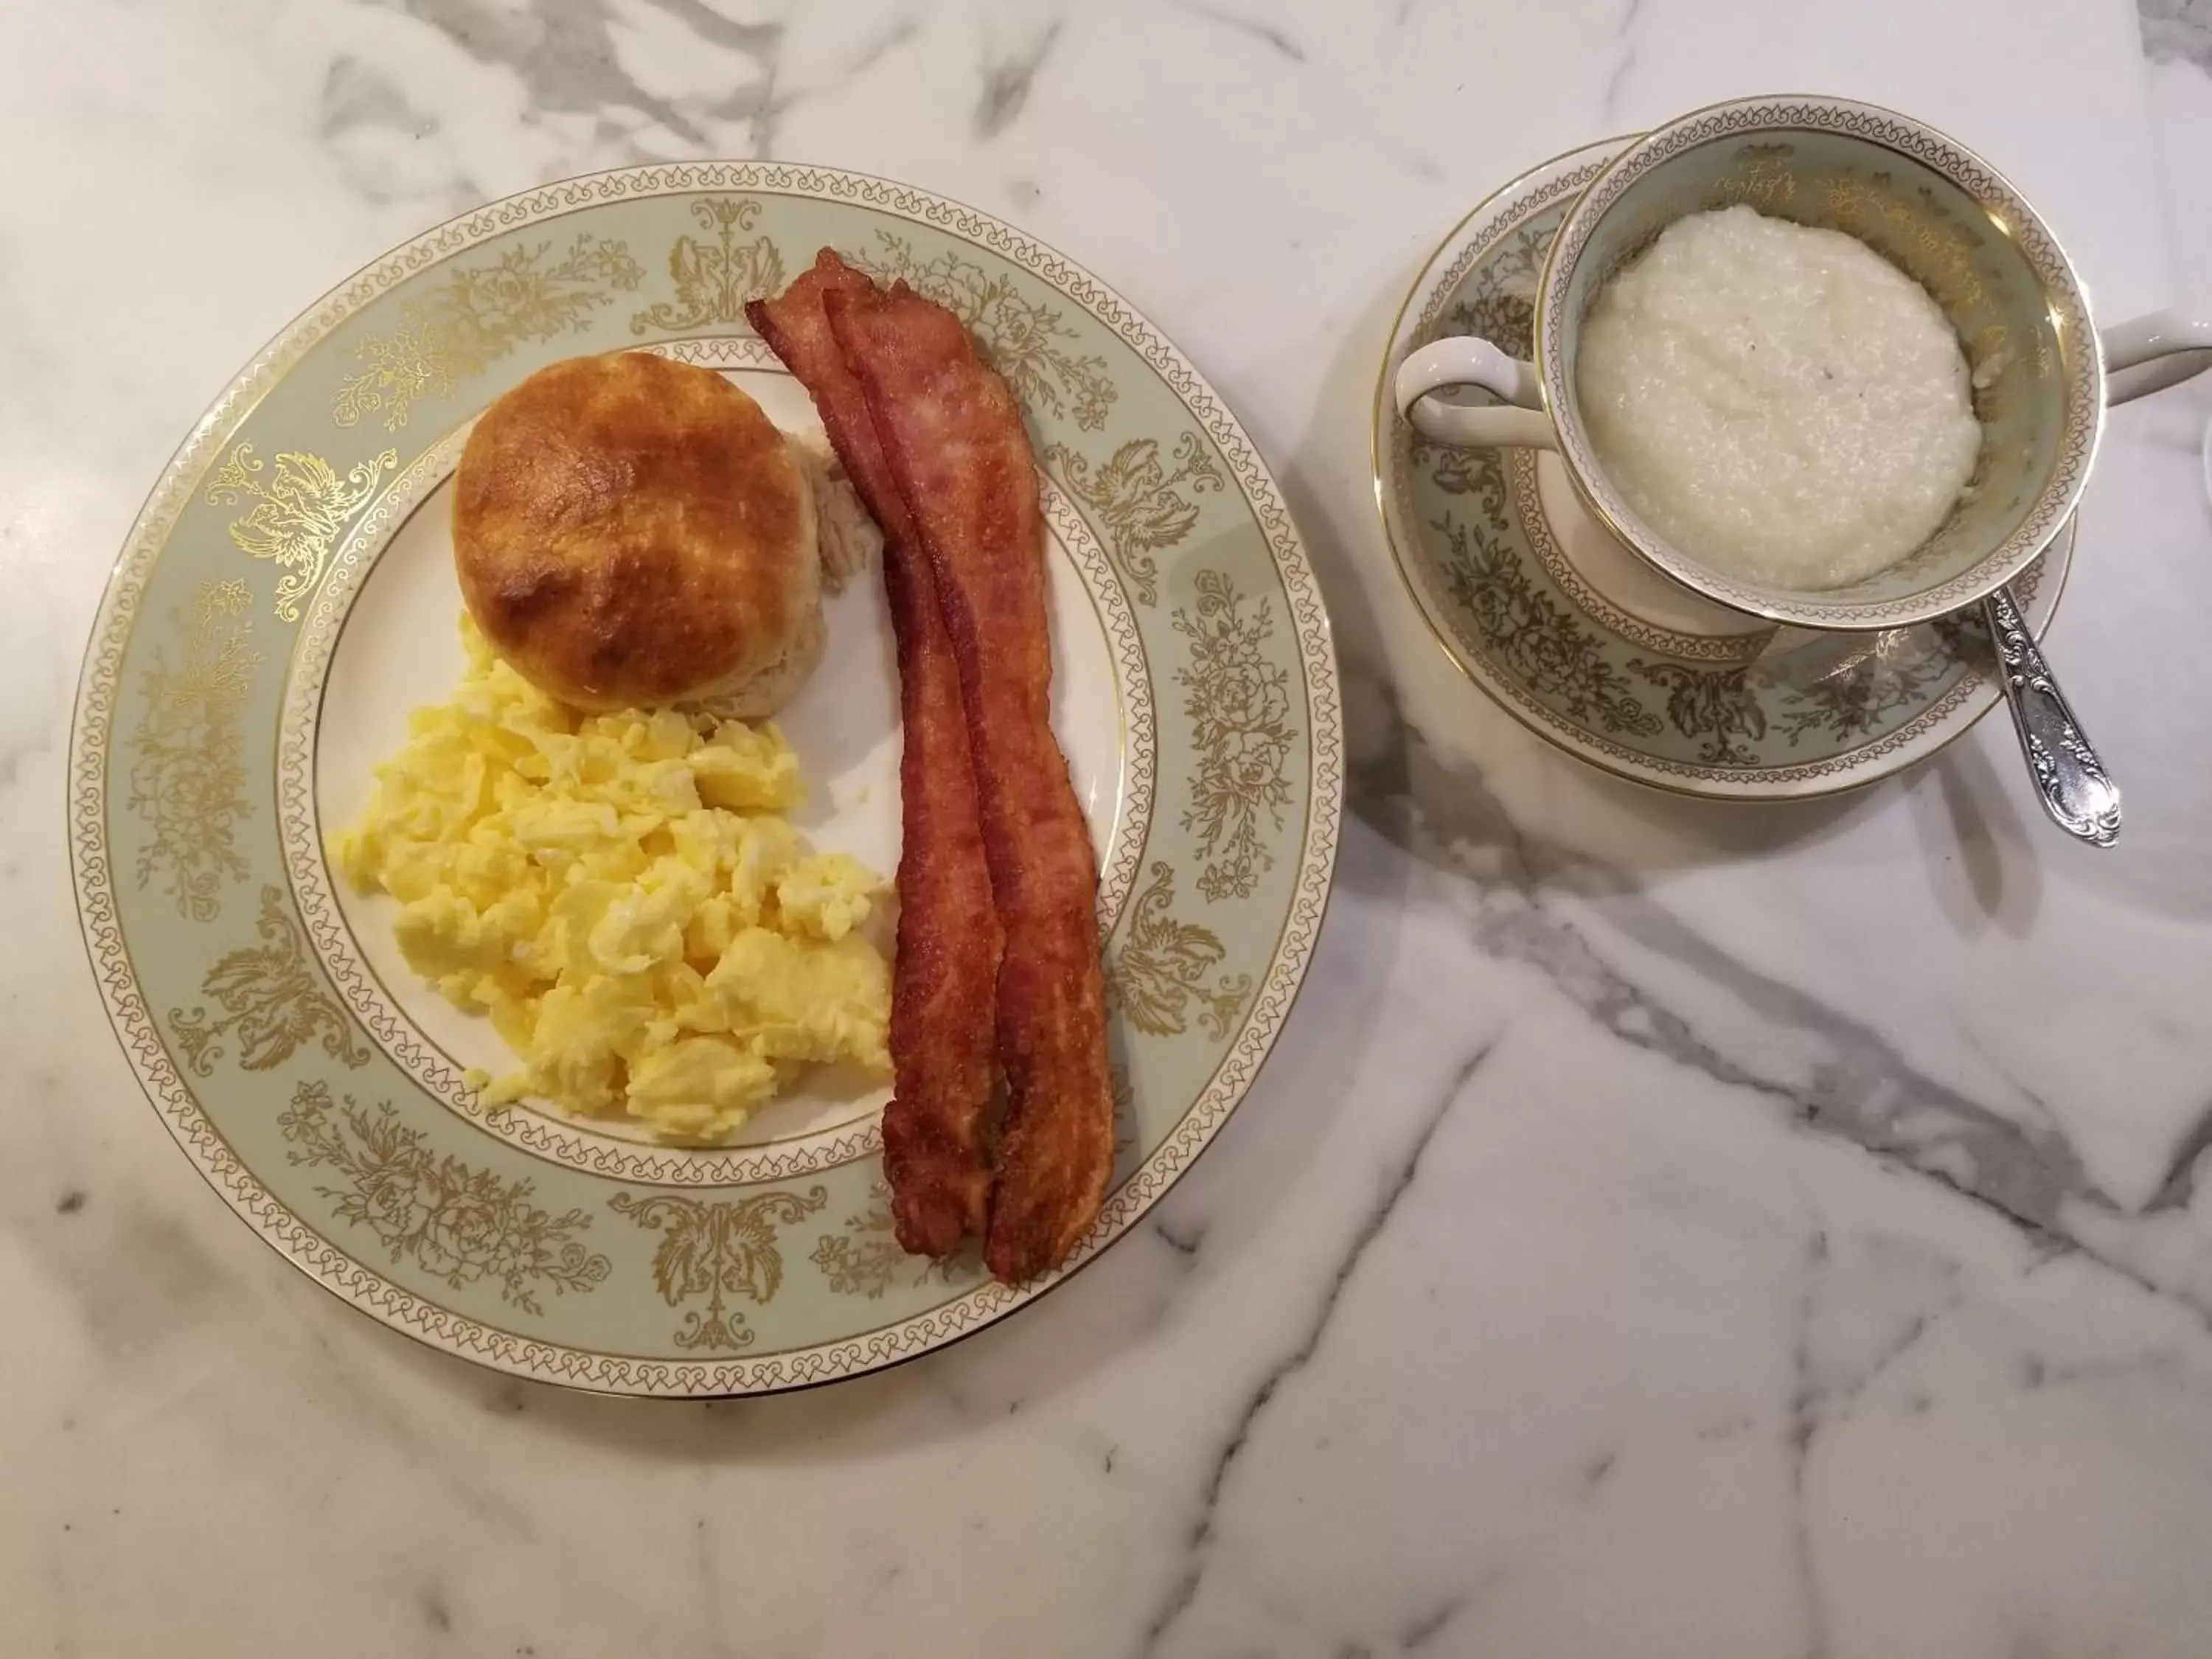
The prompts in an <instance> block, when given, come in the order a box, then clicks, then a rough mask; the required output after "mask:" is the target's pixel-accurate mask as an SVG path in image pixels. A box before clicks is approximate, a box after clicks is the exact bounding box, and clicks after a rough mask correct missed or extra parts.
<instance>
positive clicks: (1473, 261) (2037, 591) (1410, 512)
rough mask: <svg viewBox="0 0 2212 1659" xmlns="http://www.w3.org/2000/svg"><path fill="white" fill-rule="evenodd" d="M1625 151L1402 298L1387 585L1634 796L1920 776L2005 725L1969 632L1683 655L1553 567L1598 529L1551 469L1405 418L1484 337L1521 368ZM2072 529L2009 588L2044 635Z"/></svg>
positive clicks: (1816, 637) (1452, 242) (1762, 791)
mask: <svg viewBox="0 0 2212 1659" xmlns="http://www.w3.org/2000/svg"><path fill="white" fill-rule="evenodd" d="M1631 142H1632V140H1631V139H1630V138H1628V137H1619V138H1611V139H1607V140H1605V141H1603V142H1601V143H1595V144H1591V145H1589V146H1587V147H1586V148H1584V149H1578V150H1575V151H1572V152H1571V153H1569V154H1568V155H1562V156H1559V157H1557V158H1556V159H1554V160H1553V161H1547V162H1545V163H1544V164H1543V165H1542V166H1541V167H1536V168H1535V169H1534V170H1533V171H1531V172H1529V173H1525V174H1523V175H1522V177H1520V178H1518V179H1515V180H1514V181H1513V182H1512V183H1510V184H1509V185H1505V186H1504V188H1503V189H1501V190H1500V191H1498V192H1497V193H1496V194H1495V195H1493V196H1492V197H1489V198H1488V199H1487V200H1486V201H1484V202H1483V203H1481V204H1479V205H1478V206H1477V207H1476V208H1475V209H1474V211H1473V212H1471V213H1469V214H1468V216H1467V217H1466V218H1465V219H1463V220H1462V221H1461V222H1460V223H1459V224H1458V225H1456V226H1455V227H1454V228H1453V229H1452V231H1451V233H1450V234H1449V235H1448V236H1447V237H1446V238H1445V239H1444V240H1443V245H1442V246H1439V247H1438V248H1437V251H1436V252H1435V253H1434V254H1433V255H1432V256H1431V258H1430V259H1429V262H1428V264H1426V265H1425V267H1424V268H1423V269H1422V270H1421V273H1420V275H1419V276H1417V277H1416V278H1415V279H1414V281H1413V287H1412V289H1410V290H1409V291H1408V293H1407V297H1406V301H1405V304H1404V305H1403V306H1402V307H1401V308H1400V311H1399V313H1398V319H1397V321H1396V323H1395V325H1394V326H1393V328H1392V331H1391V337H1390V343H1389V349H1388V350H1387V351H1386V353H1385V354H1384V357H1383V367H1382V372H1381V374H1380V375H1379V376H1378V378H1377V380H1376V392H1375V407H1374V464H1375V495H1376V505H1377V507H1378V508H1379V509H1380V511H1381V513H1382V517H1383V529H1384V532H1385V534H1386V536H1387V538H1388V539H1389V544H1390V550H1391V554H1392V556H1393V557H1394V558H1395V561H1396V562H1397V567H1398V574H1399V575H1400V577H1401V579H1402V580H1403V581H1404V582H1405V585H1406V588H1407V592H1408V593H1409V594H1410V595H1411V596H1412V598H1413V601H1414V603H1415V604H1416V605H1417V606H1418V607H1419V610H1420V611H1421V614H1422V617H1424V618H1425V620H1426V621H1427V623H1428V624H1429V627H1430V629H1431V631H1432V632H1433V633H1434V634H1435V635H1436V636H1437V641H1438V642H1439V643H1440V644H1441V645H1442V646H1443V648H1444V651H1445V653H1446V654H1447V655H1449V657H1450V658H1451V659H1452V660H1453V661H1454V662H1455V664H1457V665H1458V666H1459V667H1460V669H1461V670H1462V671H1463V672H1464V673H1465V674H1466V675H1467V676H1468V678H1470V679H1472V680H1473V681H1474V683H1475V684H1477V685H1480V687H1481V688H1482V689H1483V690H1485V691H1486V692H1488V693H1489V694H1490V695H1491V696H1492V697H1493V698H1495V699H1496V700H1497V702H1498V703H1499V705H1500V706H1501V707H1503V708H1504V709H1505V710H1506V711H1507V712H1508V713H1509V714H1512V715H1513V716H1514V717H1515V718H1516V719H1517V720H1520V721H1521V722H1522V724H1523V725H1525V726H1528V727H1529V728H1530V729H1531V730H1532V731H1534V732H1536V733H1537V734H1538V735H1539V736H1541V737H1543V738H1547V739H1548V740H1549V741H1551V742H1552V743H1553V744H1557V745H1558V746H1559V747H1560V748H1561V749H1564V750H1566V751H1567V752H1568V753H1569V754H1571V755H1575V756H1577V757H1580V758H1582V759H1583V760H1586V761H1589V763H1591V764H1593V765H1595V766H1598V767H1600V768H1602V769H1604V770H1606V771H1608V772H1611V773H1613V774H1614V775H1618V776H1620V777H1625V778H1629V779H1632V780H1634V781H1637V782H1639V783H1646V784H1650V785H1653V786H1655V787H1659V788H1663V789H1668V790H1673V791H1674V792H1676V793H1683V794H1692V795H1703V796H1708V797H1711V798H1713V799H1723V800H1790V799H1803V798H1806V797H1809V796H1816V795H1825V794H1832V793H1838V792H1839V791H1842V790H1846V789H1854V788H1857V787H1861V786H1862V785H1865V784H1869V783H1873V782H1875V781H1877V780H1880V779H1881V778H1886V777H1888V776H1891V775H1893V774H1895V773H1897V772H1899V771H1901V770H1903V769H1905V768H1907V767H1909V766H1912V765H1914V764H1916V763H1918V762H1920V761H1923V760H1925V759H1926V758H1928V757H1929V756H1931V755H1933V754H1935V753H1936V751H1937V750H1940V749H1942V747H1943V746H1944V744H1948V743H1949V742H1951V741H1952V740H1953V739H1954V738H1957V737H1958V736H1960V734H1961V733H1962V732H1965V731H1966V729H1967V728H1968V727H1969V726H1972V725H1973V723H1974V722H1975V721H1976V720H1979V719H1980V718H1981V717H1982V716H1983V715H1984V714H1987V713H1988V712H1989V711H1990V709H1991V708H1994V707H1995V706H1996V702H1997V701H1998V697H1999V688H1998V685H1997V682H1996V678H1995V674H1994V659H1993V658H1992V656H1991V653H1990V648H1989V637H1988V634H1987V631H1986V629H1984V625H1983V623H1982V622H1981V620H1980V618H1979V616H1978V613H1970V614H1962V615H1959V616H1954V617H1943V618H1941V619H1939V620H1937V621H1936V622H1932V623H1919V624H1916V625H1914V626H1911V627H1907V628H1896V629H1887V630H1886V631H1882V632H1879V633H1857V634H1821V633H1812V632H1807V631H1803V630H1798V629H1782V630H1779V631H1778V632H1773V633H1771V634H1769V633H1766V632H1756V633H1751V634H1743V633H1738V634H1706V635H1699V634H1692V633H1686V632H1681V631H1678V630H1676V629H1670V628H1668V627H1667V626H1663V625H1661V624H1659V623H1654V622H1650V621H1647V620H1644V618H1642V617H1639V616H1638V614H1636V613H1635V612H1634V611H1633V610H1632V609H1625V608H1624V607H1623V605H1620V604H1616V603H1615V602H1614V601H1613V598H1612V597H1610V596H1608V595H1607V593H1605V592H1601V591H1600V590H1599V588H1598V587H1597V586H1595V585H1594V584H1593V582H1592V581H1591V580H1589V577H1588V575H1587V574H1586V573H1585V572H1584V571H1583V570H1582V569H1580V568H1577V565H1576V564H1575V563H1574V562H1572V560H1571V558H1570V557H1569V556H1568V555H1567V553H1566V552H1565V551H1564V549H1565V547H1566V546H1567V545H1569V544H1574V543H1576V542H1577V541H1579V540H1581V539H1583V534H1582V533H1581V532H1586V531H1587V530H1588V529H1589V526H1580V527H1579V528H1578V529H1577V528H1570V527H1569V526H1568V525H1567V523H1566V520H1567V518H1568V516H1569V515H1571V514H1574V513H1579V512H1580V509H1579V508H1578V507H1576V506H1575V504H1574V501H1573V491H1572V489H1571V487H1570V486H1567V485H1565V483H1564V475H1563V474H1562V475H1561V476H1560V477H1558V478H1553V477H1547V469H1555V468H1557V467H1558V465H1559V463H1558V459H1557V458H1556V457H1554V456H1551V455H1547V454H1540V453H1537V452H1535V451H1532V450H1517V449H1504V450H1499V449H1492V450H1472V449H1449V448H1445V447H1442V446H1439V445H1436V444H1432V443H1430V442H1428V441H1425V439H1423V438H1422V437H1421V435H1419V434H1418V433H1417V432H1415V431H1414V430H1413V428H1412V427H1411V426H1410V425H1408V424H1407V422H1406V421H1405V420H1404V419H1403V418H1402V417H1401V416H1400V415H1399V414H1398V412H1397V410H1396V409H1395V406H1394V405H1393V403H1392V401H1391V398H1390V394H1389V383H1390V379H1391V376H1392V375H1393V374H1395V372H1396V370H1397V367H1398V365H1399V364H1400V363H1401V362H1403V361H1404V360H1405V358H1406V356H1407V355H1408V354H1409V353H1411V352H1413V351H1415V350H1418V349H1419V348H1420V347H1422V346H1424V345H1426V344H1428V343H1430V342H1431V341H1433V340H1437V339H1440V338H1443V337H1447V336H1449V335H1454V334H1479V335H1481V336H1482V337H1485V338H1486V339H1489V340H1492V341H1493V342H1495V343H1497V344H1498V346H1500V347H1501V348H1502V349H1504V350H1506V351H1508V352H1511V353H1516V354H1517V355H1520V356H1524V357H1525V356H1528V354H1529V352H1530V350H1531V348H1532V346H1533V344H1534V338H1533V337H1534V327H1535V322H1536V302H1537V295H1538V289H1539V287H1540V285H1541V281H1542V276H1543V270H1544V263H1545V257H1546V255H1547V253H1548V252H1549V251H1550V248H1551V244H1552V240H1553V238H1554V237H1555V236H1556V235H1557V234H1559V228H1560V226H1561V225H1562V224H1563V223H1564V222H1565V220H1566V218H1567V215H1568V212H1569V210H1570V209H1571V207H1572V206H1573V205H1574V203H1575V200H1576V198H1577V196H1579V194H1580V193H1581V192H1582V191H1583V190H1584V189H1586V188H1587V187H1588V186H1589V185H1590V184H1591V182H1592V181H1593V180H1594V179H1597V178H1599V177H1600V176H1601V174H1603V173H1605V171H1606V167H1607V163H1608V162H1609V161H1611V160H1612V158H1613V156H1614V155H1618V154H1619V153H1620V151H1621V150H1622V149H1625V148H1626V146H1627V145H1628V144H1629V143H1631ZM2074 537H2075V526H2074V523H2073V521H2072V520H2070V519H2069V520H2068V521H2067V522H2066V524H2065V525H2064V526H2063V528H2062V529H2061V530H2060V532H2059V533H2058V535H2057V538H2056V539H2055V540H2054V541H2053V542H2052V544H2051V546H2050V547H2049V548H2048V549H2046V550H2045V552H2044V553H2043V554H2042V555H2041V556H2040V557H2039V559H2038V560H2037V561H2036V562H2034V563H2032V564H2031V565H2029V566H2028V567H2027V569H2026V570H2025V571H2023V572H2022V573H2021V575H2020V576H2019V577H2018V578H2016V579H2015V582H2014V584H2013V586H2014V589H2015V592H2016V593H2018V594H2019V595H2020V596H2021V601H2022V605H2023V609H2024V610H2025V611H2026V612H2027V618H2028V622H2029V625H2030V626H2031V627H2032V628H2033V629H2034V631H2035V632H2036V634H2037V635H2041V634H2042V632H2043V630H2044V629H2045V626H2046V625H2047V624H2048V623H2049V621H2050V619H2051V612H2052V611H2053V610H2054V609H2055V608H2056V607H2057V603H2058V597H2059V594H2060V592H2061V591H2062V590H2063V587H2064V586H2065V580H2066V573H2067V570H2068V568H2069V566H2070V564H2071V563H2072V560H2073V552H2074Z"/></svg>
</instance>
